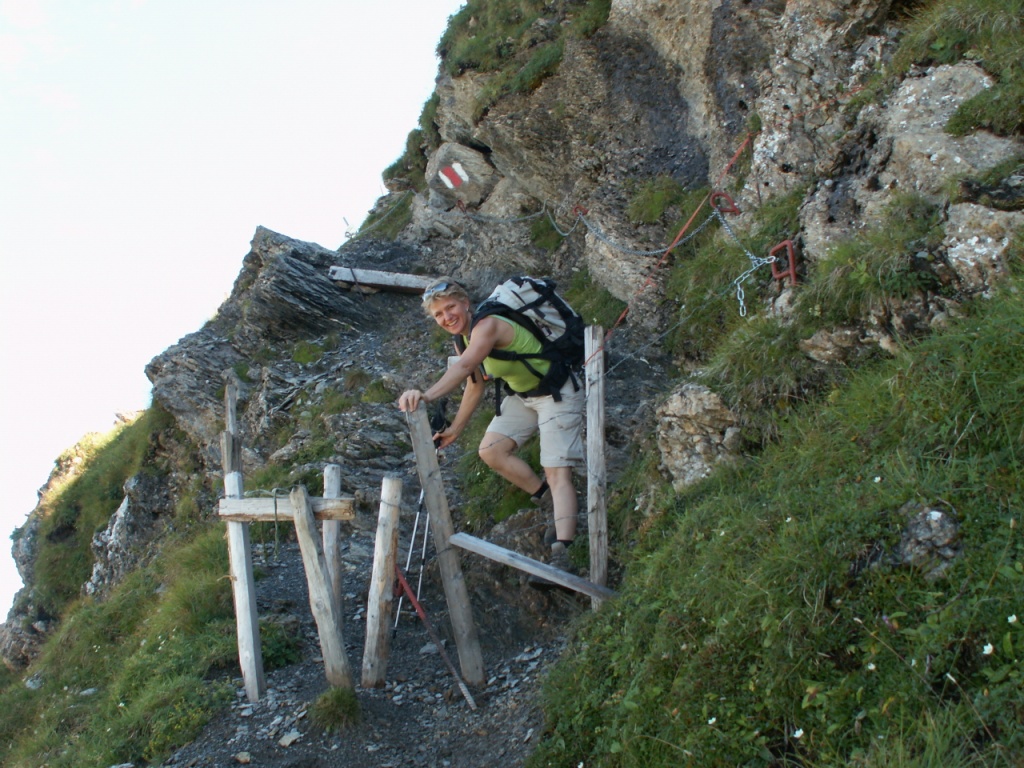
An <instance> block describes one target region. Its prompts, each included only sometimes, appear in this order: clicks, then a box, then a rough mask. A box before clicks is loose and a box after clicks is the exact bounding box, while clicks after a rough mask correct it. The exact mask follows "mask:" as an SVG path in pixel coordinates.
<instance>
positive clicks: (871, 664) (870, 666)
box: [868, 661, 875, 672]
mask: <svg viewBox="0 0 1024 768" xmlns="http://www.w3.org/2000/svg"><path fill="white" fill-rule="evenodd" d="M874 671H875V663H874V662H873V661H869V662H868V672H874Z"/></svg>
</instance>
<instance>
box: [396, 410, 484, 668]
mask: <svg viewBox="0 0 1024 768" xmlns="http://www.w3.org/2000/svg"><path fill="white" fill-rule="evenodd" d="M406 417H407V419H408V422H409V431H410V434H411V437H412V447H413V451H415V453H416V470H417V472H418V474H419V478H420V486H421V487H422V488H423V502H424V505H425V506H426V508H427V513H428V515H429V517H430V532H431V534H432V535H433V537H434V548H435V550H436V551H437V562H438V566H439V567H440V571H441V581H442V583H443V585H444V594H445V598H446V599H447V601H448V613H449V614H450V616H451V621H452V629H453V631H454V633H455V645H456V647H457V649H458V652H459V665H460V667H461V669H462V676H463V678H464V679H465V681H466V682H467V683H469V684H470V685H483V684H484V661H483V654H482V653H481V652H480V641H479V639H478V638H477V632H476V624H475V623H474V622H473V611H472V608H471V606H470V603H469V592H468V590H467V589H466V582H465V581H464V580H463V578H462V566H461V565H460V564H459V553H458V550H456V549H454V548H453V547H450V546H448V540H449V539H450V538H451V537H452V534H453V533H454V526H453V525H452V517H451V511H450V510H449V509H448V499H447V498H445V495H444V484H443V483H442V481H441V468H440V466H438V463H437V451H436V449H435V448H434V440H433V431H432V430H431V429H430V419H429V417H428V416H427V410H426V406H425V404H424V403H420V406H419V408H417V409H416V410H415V411H411V412H408V413H406Z"/></svg>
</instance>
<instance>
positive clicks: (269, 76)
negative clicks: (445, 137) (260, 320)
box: [0, 0, 462, 616]
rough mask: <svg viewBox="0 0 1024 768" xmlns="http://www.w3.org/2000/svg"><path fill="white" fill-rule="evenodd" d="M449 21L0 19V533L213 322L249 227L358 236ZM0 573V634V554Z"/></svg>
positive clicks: (291, 8) (135, 10)
mask: <svg viewBox="0 0 1024 768" xmlns="http://www.w3.org/2000/svg"><path fill="white" fill-rule="evenodd" d="M461 5H462V2H461V1H460V0H380V1H379V2H376V3H363V2H357V1H356V0H339V1H338V2H330V3H328V2H322V0H296V2H292V3H288V4H287V5H284V4H278V3H273V4H246V5H242V4H236V3H214V4H210V3H201V2H196V1H195V0H187V1H185V2H176V3H124V2H116V1H115V0H103V1H101V2H96V3H88V4H82V3H75V2H71V1H70V0H52V2H47V1H46V0H38V1H33V0H7V2H3V3H0V111H2V113H3V115H4V119H3V121H0V229H2V231H3V232H4V248H3V249H2V251H0V267H2V270H3V274H4V279H3V280H2V281H0V312H2V313H3V314H2V317H0V357H2V359H4V360H6V361H17V365H18V368H19V370H20V371H21V372H22V375H21V376H17V377H12V376H5V377H3V380H2V382H3V383H2V384H0V387H2V388H3V389H2V396H0V409H2V410H0V434H2V435H3V437H2V438H0V486H2V487H3V488H4V490H5V492H6V493H7V495H8V501H9V503H8V504H6V505H5V507H4V511H3V512H2V513H0V514H2V515H4V516H3V517H2V518H0V528H3V529H4V530H8V531H9V530H11V529H13V528H14V527H15V526H17V525H20V524H21V523H22V522H23V520H24V515H25V514H26V513H28V512H29V511H30V510H31V509H32V508H33V507H34V506H35V504H36V489H37V488H38V487H39V486H40V485H42V484H43V483H44V482H45V480H46V477H47V475H48V474H49V471H50V469H51V468H52V466H53V459H54V458H55V457H56V456H57V455H58V454H59V453H60V452H61V451H62V450H64V449H65V448H67V447H68V446H69V445H71V444H73V443H74V442H75V441H77V439H78V438H79V437H80V436H82V435H83V434H84V433H86V432H88V431H93V430H99V431H106V430H107V429H108V428H109V427H110V426H111V424H112V422H113V421H114V415H115V413H116V412H117V411H119V410H137V409H140V408H143V407H145V406H146V404H147V401H148V398H149V383H148V381H147V380H146V379H145V377H144V375H143V367H144V366H145V364H146V363H147V362H148V361H149V360H150V358H152V357H153V356H155V355H156V354H158V353H160V352H161V351H162V350H163V349H165V348H166V347H167V346H169V345H170V344H172V343H174V342H175V341H176V340H177V339H179V338H180V337H181V336H183V335H184V334H186V333H189V332H191V331H194V330H197V329H198V328H199V327H200V326H201V325H202V323H203V322H204V321H205V320H206V319H208V318H209V317H210V316H211V315H213V314H214V313H215V312H216V310H217V306H218V305H219V303H220V302H221V301H222V300H223V298H224V297H225V296H226V294H227V293H228V291H229V290H230V287H231V283H232V281H233V279H234V277H235V275H236V274H237V272H238V270H239V269H240V267H241V260H242V257H243V256H244V255H245V252H246V251H247V249H248V241H249V238H250V237H251V235H252V233H253V231H254V230H255V229H256V227H257V226H259V225H265V226H267V227H270V228H272V229H274V230H276V231H280V232H282V233H284V234H287V235H289V236H291V237H296V238H299V239H303V240H310V241H316V242H321V243H324V244H327V245H329V246H332V247H333V246H336V245H337V244H339V243H341V242H342V240H343V238H344V235H345V232H346V230H347V229H349V228H350V227H355V226H357V225H358V223H359V222H360V221H361V219H362V218H363V217H364V215H365V213H366V211H367V210H368V209H369V208H370V207H371V206H372V204H373V202H374V200H375V199H376V198H377V197H378V196H379V195H380V194H381V192H382V189H381V187H380V172H381V170H382V169H384V168H385V167H387V165H388V164H389V163H390V162H391V161H393V160H394V158H395V157H396V156H398V155H399V154H401V152H402V149H403V146H404V141H405V136H406V134H407V133H408V131H409V129H410V128H412V127H414V126H415V125H416V122H417V117H418V115H419V112H420V109H421V107H422V105H423V103H424V102H425V101H426V100H427V98H428V97H429V96H430V94H431V91H432V89H433V84H434V77H435V75H436V73H437V59H436V56H435V53H434V49H435V46H436V44H437V41H438V39H439V38H440V36H441V33H442V32H443V31H444V28H445V26H446V24H447V20H448V17H449V16H450V15H452V14H454V13H455V12H456V11H457V10H458V9H459V7H460V6H461ZM382 40H387V43H388V45H387V53H386V55H384V54H382V51H381V44H380V43H381V41H382ZM368 63H372V64H373V66H367V65H368ZM28 329H31V333H28V332H27V331H28ZM111 511H113V510H111ZM5 571H7V572H5ZM0 576H2V578H0V616H2V615H5V614H6V611H7V608H8V606H9V605H10V601H11V598H12V596H13V592H14V588H15V586H16V585H17V584H18V581H19V580H18V579H17V577H16V576H15V575H14V573H13V567H12V565H11V562H10V560H9V559H8V554H7V552H0Z"/></svg>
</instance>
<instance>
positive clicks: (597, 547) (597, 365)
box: [584, 325, 608, 611]
mask: <svg viewBox="0 0 1024 768" xmlns="http://www.w3.org/2000/svg"><path fill="white" fill-rule="evenodd" d="M584 355H585V357H584V359H585V360H586V361H587V365H586V380H587V523H588V526H587V527H588V529H589V531H590V580H591V581H592V582H593V583H594V584H599V585H601V586H605V585H606V584H607V583H608V506H607V497H606V484H607V476H606V470H605V456H604V419H605V417H604V381H605V379H604V329H603V328H601V326H599V325H590V326H587V329H586V332H585V336H584ZM590 604H591V607H592V608H593V609H594V610H595V611H596V610H597V609H598V608H600V607H601V598H600V597H595V596H591V600H590Z"/></svg>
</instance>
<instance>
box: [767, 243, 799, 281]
mask: <svg viewBox="0 0 1024 768" xmlns="http://www.w3.org/2000/svg"><path fill="white" fill-rule="evenodd" d="M783 249H785V250H786V268H785V269H779V268H778V267H777V266H776V265H777V264H778V263H779V261H778V258H779V257H778V256H777V255H776V254H778V253H779V252H780V251H781V250H783ZM768 255H769V256H775V261H773V262H772V277H774V278H775V279H776V280H781V279H782V278H784V277H788V278H789V284H790V285H796V251H795V250H794V249H793V241H792V240H783V241H782V242H781V243H779V244H778V245H776V246H775V247H774V248H772V249H771V250H770V251H769V252H768Z"/></svg>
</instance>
